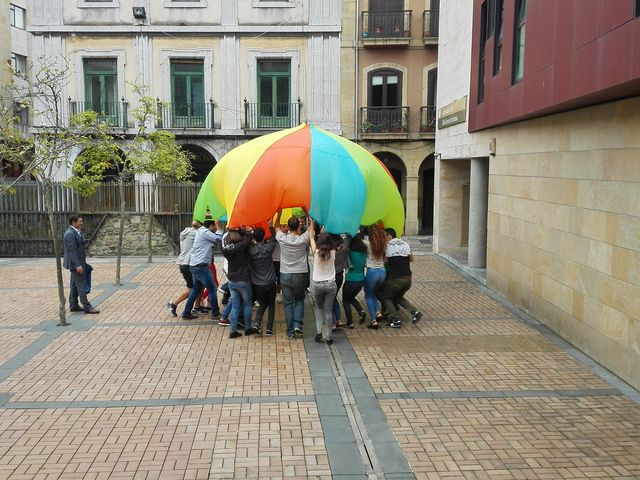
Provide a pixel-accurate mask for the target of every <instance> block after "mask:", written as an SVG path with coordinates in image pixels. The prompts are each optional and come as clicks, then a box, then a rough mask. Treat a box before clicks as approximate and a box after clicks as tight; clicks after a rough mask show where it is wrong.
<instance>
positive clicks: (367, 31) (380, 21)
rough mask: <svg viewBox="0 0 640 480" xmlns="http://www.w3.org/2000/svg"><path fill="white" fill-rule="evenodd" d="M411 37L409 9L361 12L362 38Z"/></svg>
mask: <svg viewBox="0 0 640 480" xmlns="http://www.w3.org/2000/svg"><path fill="white" fill-rule="evenodd" d="M403 37H411V10H398V11H392V12H362V38H363V39H369V38H371V39H376V38H403Z"/></svg>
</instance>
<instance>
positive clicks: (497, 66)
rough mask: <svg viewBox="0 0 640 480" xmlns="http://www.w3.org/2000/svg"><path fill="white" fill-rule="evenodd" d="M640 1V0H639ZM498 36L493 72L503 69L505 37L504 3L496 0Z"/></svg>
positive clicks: (495, 43) (495, 44)
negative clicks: (503, 41) (503, 43)
mask: <svg viewBox="0 0 640 480" xmlns="http://www.w3.org/2000/svg"><path fill="white" fill-rule="evenodd" d="M639 1H640V0H639ZM495 8H496V22H495V23H496V36H495V39H494V43H493V74H494V75H496V74H498V73H500V71H501V70H502V39H503V37H504V3H503V0H496V7H495Z"/></svg>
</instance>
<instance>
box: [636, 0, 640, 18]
mask: <svg viewBox="0 0 640 480" xmlns="http://www.w3.org/2000/svg"><path fill="white" fill-rule="evenodd" d="M638 17H640V0H636V18H638Z"/></svg>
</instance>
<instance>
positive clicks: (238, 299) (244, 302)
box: [229, 281, 253, 333]
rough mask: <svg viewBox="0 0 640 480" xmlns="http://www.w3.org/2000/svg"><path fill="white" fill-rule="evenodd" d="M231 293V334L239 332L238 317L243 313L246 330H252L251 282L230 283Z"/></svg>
mask: <svg viewBox="0 0 640 480" xmlns="http://www.w3.org/2000/svg"><path fill="white" fill-rule="evenodd" d="M229 290H230V291H231V301H230V302H229V303H231V333H233V332H237V331H238V317H239V316H240V310H241V309H242V311H243V316H244V326H245V330H247V329H250V328H251V307H252V306H253V301H252V300H251V296H252V293H251V284H250V283H249V282H231V281H230V282H229Z"/></svg>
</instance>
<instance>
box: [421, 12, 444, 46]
mask: <svg viewBox="0 0 640 480" xmlns="http://www.w3.org/2000/svg"><path fill="white" fill-rule="evenodd" d="M439 21H440V11H439V10H425V11H424V13H423V14H422V37H423V38H424V39H427V40H436V39H437V38H438V22H439Z"/></svg>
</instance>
